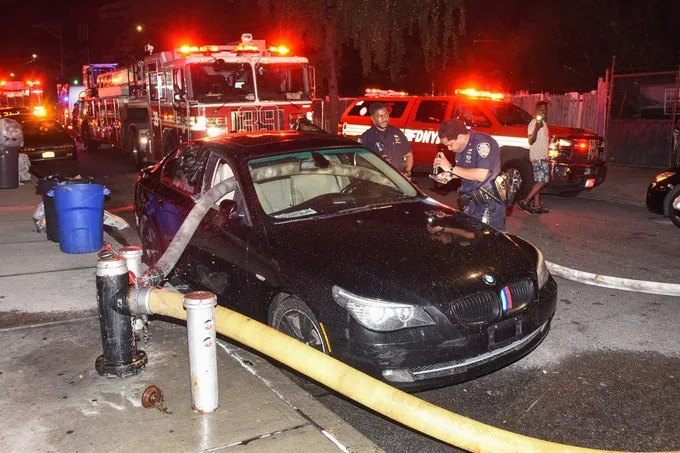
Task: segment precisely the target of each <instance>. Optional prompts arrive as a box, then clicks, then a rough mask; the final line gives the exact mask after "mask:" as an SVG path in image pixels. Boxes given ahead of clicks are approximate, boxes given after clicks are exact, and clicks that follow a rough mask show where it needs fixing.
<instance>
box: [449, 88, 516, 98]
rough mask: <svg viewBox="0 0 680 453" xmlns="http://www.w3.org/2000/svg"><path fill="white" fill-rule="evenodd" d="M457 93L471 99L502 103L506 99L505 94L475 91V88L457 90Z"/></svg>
mask: <svg viewBox="0 0 680 453" xmlns="http://www.w3.org/2000/svg"><path fill="white" fill-rule="evenodd" d="M455 93H456V94H460V95H463V96H468V97H471V98H480V99H491V100H492V101H502V100H503V99H505V95H504V94H503V93H495V92H493V91H480V90H475V89H474V88H465V89H462V90H456V91H455Z"/></svg>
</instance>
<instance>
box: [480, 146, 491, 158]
mask: <svg viewBox="0 0 680 453" xmlns="http://www.w3.org/2000/svg"><path fill="white" fill-rule="evenodd" d="M490 152H491V145H489V144H488V143H487V142H484V143H480V144H479V145H477V154H479V155H480V156H481V157H483V158H486V156H488V155H489V153H490Z"/></svg>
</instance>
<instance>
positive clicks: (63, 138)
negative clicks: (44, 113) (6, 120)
mask: <svg viewBox="0 0 680 453" xmlns="http://www.w3.org/2000/svg"><path fill="white" fill-rule="evenodd" d="M19 122H20V123H21V127H22V128H23V131H24V147H23V148H22V149H21V150H20V151H19V152H21V153H24V154H27V155H28V158H29V159H30V160H31V161H32V162H35V161H44V160H54V159H71V160H75V159H76V158H77V152H76V143H75V140H74V139H73V137H72V136H71V135H69V133H68V131H67V130H66V129H65V128H64V126H62V125H61V124H59V122H58V121H54V120H47V119H40V118H35V117H32V118H28V119H26V118H22V119H19Z"/></svg>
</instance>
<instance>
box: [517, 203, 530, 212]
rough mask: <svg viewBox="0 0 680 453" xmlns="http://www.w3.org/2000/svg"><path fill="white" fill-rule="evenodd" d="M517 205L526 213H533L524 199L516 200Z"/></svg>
mask: <svg viewBox="0 0 680 453" xmlns="http://www.w3.org/2000/svg"><path fill="white" fill-rule="evenodd" d="M517 207H518V208H520V209H521V210H522V211H524V212H526V213H527V214H529V215H533V212H532V211H533V210H532V209H531V207H530V206H528V205H527V204H526V203H525V202H524V201H519V202H517Z"/></svg>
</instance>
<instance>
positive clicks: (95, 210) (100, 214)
mask: <svg viewBox="0 0 680 453" xmlns="http://www.w3.org/2000/svg"><path fill="white" fill-rule="evenodd" d="M109 193H110V191H109V189H107V188H105V187H104V186H103V185H101V184H71V183H67V184H61V185H57V186H55V187H54V188H53V189H52V190H51V191H49V192H48V196H53V197H54V206H55V209H56V212H57V223H58V224H59V249H61V251H62V252H64V253H90V252H96V251H99V250H100V249H101V248H102V246H103V245H104V196H105V195H108V194H109Z"/></svg>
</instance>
